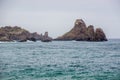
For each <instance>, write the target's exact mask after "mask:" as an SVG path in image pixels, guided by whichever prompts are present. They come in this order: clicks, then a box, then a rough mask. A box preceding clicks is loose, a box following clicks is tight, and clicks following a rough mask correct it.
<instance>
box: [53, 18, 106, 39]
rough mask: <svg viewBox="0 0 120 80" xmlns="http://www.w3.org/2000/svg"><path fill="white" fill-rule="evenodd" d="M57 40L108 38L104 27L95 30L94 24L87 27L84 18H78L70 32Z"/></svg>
mask: <svg viewBox="0 0 120 80" xmlns="http://www.w3.org/2000/svg"><path fill="white" fill-rule="evenodd" d="M55 40H77V41H107V38H106V36H105V34H104V32H103V30H102V29H100V28H98V29H96V31H94V26H93V25H89V26H88V27H87V26H86V24H85V22H84V21H83V20H82V19H77V20H76V21H75V24H74V27H73V28H72V29H71V30H70V31H69V32H67V33H65V34H64V35H63V36H60V37H58V38H56V39H55Z"/></svg>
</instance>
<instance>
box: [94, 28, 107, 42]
mask: <svg viewBox="0 0 120 80" xmlns="http://www.w3.org/2000/svg"><path fill="white" fill-rule="evenodd" d="M95 41H107V38H106V36H105V33H104V32H103V30H102V29H101V28H97V29H96V31H95Z"/></svg>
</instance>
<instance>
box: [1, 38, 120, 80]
mask: <svg viewBox="0 0 120 80" xmlns="http://www.w3.org/2000/svg"><path fill="white" fill-rule="evenodd" d="M0 80H120V40H109V41H107V42H82V41H81V42H77V41H53V42H49V43H44V42H40V41H38V42H23V43H20V42H4V43H3V42H1V43H0Z"/></svg>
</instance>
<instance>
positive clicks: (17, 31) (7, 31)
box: [0, 26, 44, 42]
mask: <svg viewBox="0 0 120 80" xmlns="http://www.w3.org/2000/svg"><path fill="white" fill-rule="evenodd" d="M43 37H44V36H42V35H39V34H38V33H37V32H35V33H30V32H29V31H27V30H25V29H22V28H21V27H17V26H14V27H11V26H5V27H1V28H0V41H18V42H26V41H27V40H30V41H36V40H42V38H43Z"/></svg>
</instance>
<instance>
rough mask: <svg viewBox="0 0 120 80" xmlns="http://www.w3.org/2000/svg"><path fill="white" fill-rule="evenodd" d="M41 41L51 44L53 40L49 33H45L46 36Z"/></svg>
mask: <svg viewBox="0 0 120 80" xmlns="http://www.w3.org/2000/svg"><path fill="white" fill-rule="evenodd" d="M41 41H42V42H51V41H52V38H51V37H49V36H48V32H45V34H44V35H43V37H42V39H41Z"/></svg>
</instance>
